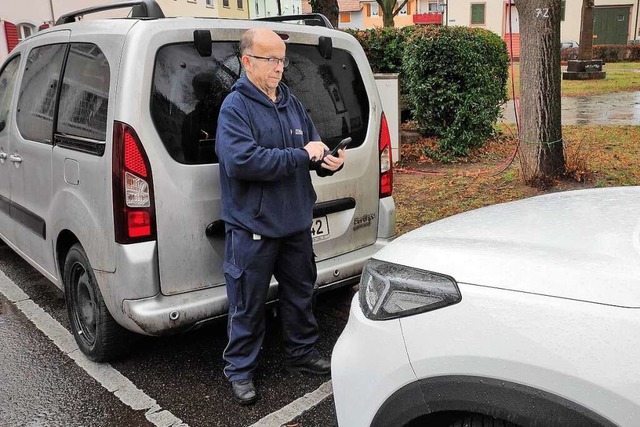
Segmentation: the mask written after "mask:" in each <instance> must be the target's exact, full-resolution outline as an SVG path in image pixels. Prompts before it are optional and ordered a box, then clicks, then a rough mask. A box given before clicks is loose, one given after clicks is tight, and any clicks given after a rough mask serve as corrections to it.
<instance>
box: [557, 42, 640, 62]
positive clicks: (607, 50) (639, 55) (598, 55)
mask: <svg viewBox="0 0 640 427" xmlns="http://www.w3.org/2000/svg"><path fill="white" fill-rule="evenodd" d="M568 59H578V48H575V47H569V48H565V49H562V50H561V51H560V60H562V61H566V60H568ZM593 59H602V60H603V61H604V62H623V61H640V44H628V45H627V44H597V45H594V46H593Z"/></svg>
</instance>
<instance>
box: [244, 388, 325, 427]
mask: <svg viewBox="0 0 640 427" xmlns="http://www.w3.org/2000/svg"><path fill="white" fill-rule="evenodd" d="M332 393H333V389H332V387H331V381H327V382H326V383H324V384H322V385H321V386H320V387H318V388H317V389H316V390H314V391H312V392H311V393H307V394H305V395H304V396H302V397H301V398H299V399H296V400H294V401H293V402H291V403H289V404H288V405H286V406H283V407H282V408H280V409H278V410H277V411H275V412H272V413H270V414H269V415H267V416H266V417H264V418H262V419H261V420H259V421H258V422H256V423H255V424H252V425H251V426H250V427H281V426H282V425H283V424H286V423H288V422H289V421H293V420H294V419H296V418H297V417H299V416H300V415H302V414H303V413H304V412H305V411H308V410H309V409H312V408H313V407H315V406H316V405H318V404H319V403H320V402H322V401H323V400H324V399H326V398H327V397H329V396H331V394H332Z"/></svg>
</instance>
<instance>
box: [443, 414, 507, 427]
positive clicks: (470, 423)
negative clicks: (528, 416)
mask: <svg viewBox="0 0 640 427" xmlns="http://www.w3.org/2000/svg"><path fill="white" fill-rule="evenodd" d="M449 427H518V425H517V424H513V423H510V422H508V421H504V420H500V419H497V418H493V417H490V416H488V415H482V414H469V415H466V416H464V417H463V418H459V419H457V420H455V421H454V422H453V423H452V424H449Z"/></svg>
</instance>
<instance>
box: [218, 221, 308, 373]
mask: <svg viewBox="0 0 640 427" xmlns="http://www.w3.org/2000/svg"><path fill="white" fill-rule="evenodd" d="M223 269H224V273H225V278H226V282H227V296H228V298H229V318H228V324H227V333H228V336H229V343H228V345H227V347H226V348H225V350H224V354H223V357H224V360H225V361H226V362H227V363H226V366H225V368H224V374H225V375H226V377H227V378H228V379H229V380H230V381H236V380H243V379H250V378H252V377H253V372H254V370H255V368H256V365H257V359H258V353H259V352H260V347H261V346H262V342H263V339H264V332H265V303H266V301H267V292H268V290H269V283H270V281H271V276H272V275H273V276H275V278H276V280H277V281H278V298H279V313H280V318H281V322H282V335H283V341H284V353H285V359H286V360H285V362H288V361H296V360H297V361H301V360H305V359H308V358H311V357H314V356H315V355H317V354H318V352H317V350H316V348H315V343H316V341H317V340H318V323H317V322H316V319H315V316H314V315H313V312H312V302H313V289H314V285H315V282H316V278H317V271H316V264H315V259H314V255H313V246H312V240H311V232H310V231H307V230H305V231H304V232H301V233H298V234H294V235H292V236H287V237H282V238H277V239H272V238H267V237H264V236H255V235H254V234H253V233H251V232H249V231H247V230H244V229H241V228H235V227H229V226H227V231H226V242H225V262H224V266H223Z"/></svg>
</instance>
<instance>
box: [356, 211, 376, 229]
mask: <svg viewBox="0 0 640 427" xmlns="http://www.w3.org/2000/svg"><path fill="white" fill-rule="evenodd" d="M375 217H376V214H375V213H368V214H364V215H362V216H359V217H357V218H354V219H353V231H356V230H360V229H361V228H364V227H371V222H372V221H373V220H374V219H375Z"/></svg>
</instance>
